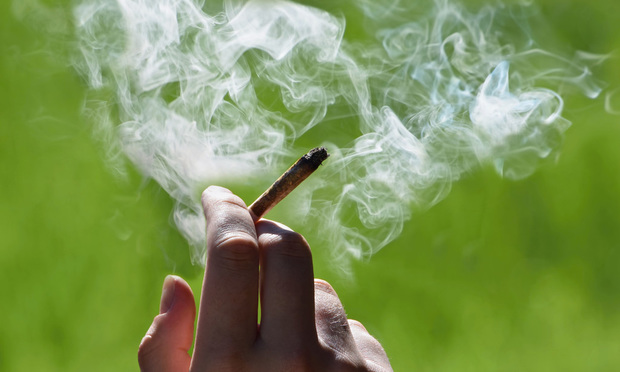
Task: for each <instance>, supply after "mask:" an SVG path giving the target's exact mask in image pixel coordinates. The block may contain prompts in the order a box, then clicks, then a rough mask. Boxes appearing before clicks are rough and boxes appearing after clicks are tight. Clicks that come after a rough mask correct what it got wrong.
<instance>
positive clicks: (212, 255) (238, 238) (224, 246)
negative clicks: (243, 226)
mask: <svg viewBox="0 0 620 372" xmlns="http://www.w3.org/2000/svg"><path fill="white" fill-rule="evenodd" d="M209 259H211V260H212V261H216V262H217V263H218V264H219V265H222V266H224V267H226V268H228V269H232V270H244V269H247V268H249V267H253V266H255V265H257V264H258V245H257V244H256V241H255V240H254V239H253V238H252V237H251V236H249V235H248V234H246V233H244V232H235V233H229V234H223V235H221V236H220V237H218V239H217V240H216V241H215V242H214V244H213V248H212V249H211V250H210V252H209Z"/></svg>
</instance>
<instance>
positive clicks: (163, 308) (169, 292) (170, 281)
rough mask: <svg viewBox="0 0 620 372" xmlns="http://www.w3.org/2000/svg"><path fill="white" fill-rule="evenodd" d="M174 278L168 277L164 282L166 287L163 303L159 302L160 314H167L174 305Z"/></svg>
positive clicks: (163, 293)
mask: <svg viewBox="0 0 620 372" xmlns="http://www.w3.org/2000/svg"><path fill="white" fill-rule="evenodd" d="M174 287H175V280H174V276H172V275H168V276H167V277H166V279H165V280H164V287H163V289H162V291H161V301H160V302H159V313H160V314H163V313H167V312H168V310H170V309H171V308H172V305H173V303H174Z"/></svg>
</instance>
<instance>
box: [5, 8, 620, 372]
mask: <svg viewBox="0 0 620 372" xmlns="http://www.w3.org/2000/svg"><path fill="white" fill-rule="evenodd" d="M67 3H68V2H58V1H57V2H54V1H48V2H43V4H49V5H50V6H53V7H56V6H59V5H61V6H64V9H65V10H68V9H69V8H68V5H66V4H67ZM63 4H65V5H63ZM541 8H542V11H543V14H544V18H545V19H547V20H548V21H549V22H550V30H551V31H552V33H554V37H555V38H557V40H560V41H561V42H562V43H563V44H565V45H564V46H565V47H566V48H572V49H581V50H586V51H590V52H595V53H608V52H613V51H615V50H617V49H618V48H619V47H620V27H619V26H618V21H619V20H620V19H619V18H618V17H619V16H618V14H620V3H619V2H617V1H616V0H608V1H580V0H570V1H563V2H561V3H560V2H555V1H551V0H549V1H546V2H544V3H543V4H541ZM63 14H64V13H63V12H59V13H58V16H59V17H62V16H63ZM33 16H34V15H33ZM22 18H23V17H22ZM25 19H26V20H28V19H29V18H28V17H26V18H25ZM33 19H36V18H33ZM60 21H62V19H60ZM59 24H62V22H60V23H59ZM49 26H50V25H41V24H36V23H35V24H30V25H25V24H24V23H23V21H18V20H16V19H15V18H14V17H13V16H12V11H11V4H10V2H9V1H7V0H3V1H2V5H1V6H0V283H1V285H0V288H1V292H0V294H1V296H0V371H130V370H137V362H136V352H137V347H138V343H139V342H140V339H141V338H142V336H143V335H144V333H145V331H146V329H147V328H148V326H149V324H150V322H151V320H152V317H153V316H154V315H156V313H157V310H158V303H159V296H160V290H161V284H162V281H163V279H164V277H165V275H166V274H169V273H177V274H179V275H182V276H183V277H185V278H186V279H187V280H188V281H189V283H190V284H191V286H192V288H193V289H194V292H195V293H199V291H200V285H201V275H202V272H201V270H200V268H196V267H192V266H190V265H189V264H188V257H189V256H188V248H187V244H186V243H185V241H184V240H183V239H182V238H181V237H180V236H179V235H178V233H177V232H176V231H175V230H174V229H173V228H172V227H170V225H169V221H168V220H169V214H170V210H171V207H172V203H171V201H170V199H169V198H168V196H167V195H166V194H165V192H163V191H162V190H161V189H159V187H158V186H157V185H155V184H154V183H153V182H144V181H143V180H142V179H141V177H140V176H139V175H138V174H137V173H131V174H130V176H129V177H128V179H126V180H120V179H118V178H117V177H116V176H114V173H113V172H111V170H110V169H109V168H107V166H106V164H105V162H104V160H103V150H102V149H101V147H100V146H99V145H98V144H97V143H96V141H94V140H93V137H92V131H91V128H90V126H89V125H88V124H87V121H86V120H85V119H84V118H83V117H82V116H81V114H80V112H81V111H80V110H81V107H82V105H83V100H84V97H85V86H84V84H83V83H82V82H81V81H80V79H79V78H78V77H77V76H76V75H75V74H74V73H73V72H72V70H71V69H70V68H69V67H67V63H66V61H65V59H64V57H63V53H62V51H61V52H60V53H56V52H57V51H54V50H53V48H50V44H48V39H47V36H46V33H47V32H48V31H49ZM52 47H53V46H52ZM618 66H619V65H618V60H617V59H615V58H612V59H610V60H608V61H607V62H606V63H605V64H604V65H603V66H602V67H601V68H600V69H599V70H597V74H598V77H599V78H600V79H601V80H603V81H605V82H606V83H607V84H608V85H609V87H610V89H614V87H620V68H619V67H618ZM603 98H604V97H602V98H599V99H597V100H588V99H586V98H581V97H577V96H571V97H567V100H566V101H567V102H566V103H567V107H566V111H565V116H566V117H567V118H568V119H569V120H571V121H572V122H573V126H572V127H571V128H570V129H569V130H568V132H567V134H566V138H565V141H564V143H563V145H562V149H561V157H560V158H559V160H558V161H557V162H555V163H553V162H547V163H546V164H545V165H543V166H542V167H541V169H539V170H538V172H537V173H536V174H535V175H534V176H532V177H530V178H528V179H526V180H523V181H519V182H512V181H507V180H502V179H500V178H499V177H497V176H496V175H495V174H493V172H491V171H490V170H485V169H483V170H480V171H479V172H477V173H475V174H472V175H469V176H468V177H467V178H466V179H463V180H462V181H460V182H458V183H456V184H455V185H454V187H453V190H452V193H451V194H450V195H449V196H448V198H447V199H446V200H444V201H443V202H441V203H440V204H439V205H437V206H435V207H434V208H432V209H430V210H428V211H426V212H423V213H422V212H418V213H416V214H415V215H414V217H413V219H412V220H411V221H409V222H407V223H406V226H405V232H404V233H403V234H402V236H400V238H398V240H396V241H395V242H393V243H392V244H390V245H389V246H388V247H386V248H385V249H383V250H382V251H380V252H379V253H378V254H377V255H376V256H375V257H374V258H373V259H372V260H371V261H370V262H367V263H355V264H354V267H353V268H354V275H355V276H354V279H353V280H351V279H344V278H341V277H339V276H338V274H337V273H336V272H334V271H333V270H331V269H330V268H329V267H328V266H327V265H324V264H323V262H324V261H325V260H326V258H327V257H328V255H327V253H326V252H325V249H326V248H325V247H319V246H314V247H313V250H314V252H315V257H316V263H317V265H316V266H317V267H316V275H317V276H319V277H322V278H325V279H327V280H328V281H330V282H331V283H332V284H333V285H334V287H335V288H336V290H337V291H338V293H339V294H340V296H341V298H342V300H343V302H344V304H345V306H346V308H347V311H348V313H349V316H350V317H351V318H355V319H358V320H360V321H362V322H363V323H364V324H365V325H366V326H367V328H368V329H369V330H370V332H371V333H372V334H374V335H376V336H377V338H379V339H380V341H381V342H382V344H383V345H384V346H385V349H386V350H387V352H388V355H389V356H390V358H391V360H392V364H393V367H394V369H395V370H397V371H617V370H619V369H620V250H619V248H620V228H619V225H620V120H619V119H620V117H619V116H614V115H610V114H608V113H606V112H605V110H604V99H603ZM616 102H618V100H617V101H616ZM618 103H620V102H618ZM260 191H261V190H249V191H247V195H248V198H249V199H251V198H252V197H251V196H249V195H256V194H258V193H259V192H260ZM283 222H285V223H289V221H283ZM291 225H293V226H294V224H291ZM295 227H297V226H295ZM298 229H299V231H300V232H301V233H304V231H303V227H298ZM308 238H309V240H310V241H312V240H313V238H312V237H308Z"/></svg>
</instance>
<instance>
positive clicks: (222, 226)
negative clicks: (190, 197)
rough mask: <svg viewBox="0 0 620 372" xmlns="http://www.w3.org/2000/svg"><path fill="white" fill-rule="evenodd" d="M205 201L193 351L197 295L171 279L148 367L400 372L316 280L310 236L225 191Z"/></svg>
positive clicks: (145, 358) (165, 371)
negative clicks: (262, 215)
mask: <svg viewBox="0 0 620 372" xmlns="http://www.w3.org/2000/svg"><path fill="white" fill-rule="evenodd" d="M202 204H203V208H204V211H205V217H206V220H207V264H206V270H205V277H204V282H203V286H202V294H201V301H200V310H199V312H198V324H197V329H196V339H195V347H194V353H193V355H192V356H190V355H189V354H188V351H189V349H190V347H191V345H192V341H193V335H194V319H195V317H196V306H195V302H194V295H193V293H192V291H191V289H190V287H189V285H188V284H187V282H185V281H184V280H183V279H181V278H180V277H177V276H168V277H167V278H166V280H165V282H164V289H163V293H162V300H161V304H160V314H159V315H157V316H156V317H155V319H154V320H153V324H152V325H151V327H150V328H149V330H148V332H147V334H146V336H145V337H144V338H143V339H142V342H141V343H140V348H139V351H138V361H139V363H140V369H141V370H142V371H147V372H173V371H174V372H178V371H183V372H186V371H193V372H199V371H200V372H206V371H218V372H226V371H231V372H232V371H235V372H243V371H269V372H278V371H283V372H284V371H321V372H329V371H392V368H391V366H390V363H389V360H388V358H387V355H386V354H385V351H384V350H383V348H382V347H381V345H380V344H379V342H378V341H377V340H376V339H374V338H373V337H372V336H371V335H370V334H369V333H368V332H367V331H366V329H365V328H364V326H363V325H362V324H361V323H359V322H357V321H355V320H348V319H347V316H346V314H345V312H344V308H343V307H342V304H341V303H340V300H339V299H338V295H337V294H336V292H335V291H334V289H333V288H332V287H331V286H330V285H329V283H327V282H325V281H323V280H319V279H314V274H313V270H312V255H311V252H310V247H309V246H308V243H307V242H306V240H305V239H304V238H303V236H301V235H299V234H298V233H296V232H294V231H292V230H290V229H289V228H287V227H286V226H284V225H281V224H278V223H276V222H273V221H268V220H264V219H261V220H258V221H256V220H255V219H254V218H253V216H252V214H251V213H250V212H249V211H248V209H247V207H246V205H245V204H244V203H243V201H242V200H241V199H240V198H239V197H237V196H236V195H234V194H232V193H231V192H230V191H228V190H226V189H223V188H220V187H209V188H208V189H207V190H205V192H204V193H203V195H202ZM259 267H260V270H259ZM259 296H260V307H261V323H260V325H257V320H258V306H259Z"/></svg>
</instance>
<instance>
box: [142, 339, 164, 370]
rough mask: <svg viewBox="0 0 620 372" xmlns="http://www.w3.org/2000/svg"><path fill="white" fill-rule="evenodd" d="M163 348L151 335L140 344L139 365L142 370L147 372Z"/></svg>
mask: <svg viewBox="0 0 620 372" xmlns="http://www.w3.org/2000/svg"><path fill="white" fill-rule="evenodd" d="M160 348H161V343H160V342H159V341H158V340H157V338H154V337H153V336H151V335H146V336H144V338H143V339H142V341H141V342H140V346H139V347H138V364H139V365H140V368H141V369H142V370H145V369H146V368H147V367H148V366H150V365H151V364H152V362H153V361H152V360H151V359H153V358H155V357H157V355H158V354H159V352H158V350H159V349H160Z"/></svg>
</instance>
